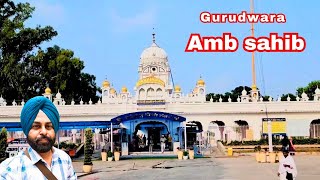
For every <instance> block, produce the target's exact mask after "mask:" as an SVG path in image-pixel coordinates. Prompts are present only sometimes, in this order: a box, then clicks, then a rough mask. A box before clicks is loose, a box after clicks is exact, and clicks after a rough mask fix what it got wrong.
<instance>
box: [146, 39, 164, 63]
mask: <svg viewBox="0 0 320 180" xmlns="http://www.w3.org/2000/svg"><path fill="white" fill-rule="evenodd" d="M167 57H168V56H167V53H166V52H165V51H164V50H163V49H162V48H160V47H159V46H158V45H157V44H156V43H155V42H153V43H152V45H151V46H150V47H148V48H146V49H145V50H144V51H143V52H142V53H141V56H140V59H141V63H145V62H167Z"/></svg>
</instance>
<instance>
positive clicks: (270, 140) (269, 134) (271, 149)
mask: <svg viewBox="0 0 320 180" xmlns="http://www.w3.org/2000/svg"><path fill="white" fill-rule="evenodd" d="M268 140H269V143H268V144H269V152H273V148H272V125H271V118H268Z"/></svg>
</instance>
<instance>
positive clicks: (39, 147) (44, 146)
mask: <svg viewBox="0 0 320 180" xmlns="http://www.w3.org/2000/svg"><path fill="white" fill-rule="evenodd" d="M42 139H46V140H47V142H45V143H43V142H40V141H41V140H42ZM55 141H56V140H55V138H53V139H50V138H49V137H47V136H43V135H42V136H41V137H40V138H36V139H35V140H32V139H30V137H28V138H27V142H28V144H29V145H30V146H31V148H32V149H34V150H35V151H36V152H37V153H45V152H48V151H50V150H51V149H52V146H53V145H54V142H55Z"/></svg>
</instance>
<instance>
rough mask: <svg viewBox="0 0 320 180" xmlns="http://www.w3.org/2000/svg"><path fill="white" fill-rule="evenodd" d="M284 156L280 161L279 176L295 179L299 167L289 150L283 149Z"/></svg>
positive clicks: (283, 178)
mask: <svg viewBox="0 0 320 180" xmlns="http://www.w3.org/2000/svg"><path fill="white" fill-rule="evenodd" d="M282 153H283V158H282V159H281V160H280V162H279V168H278V176H279V177H280V180H295V179H296V177H297V174H298V172H297V167H296V164H295V162H294V159H293V157H292V156H290V155H289V150H283V151H282Z"/></svg>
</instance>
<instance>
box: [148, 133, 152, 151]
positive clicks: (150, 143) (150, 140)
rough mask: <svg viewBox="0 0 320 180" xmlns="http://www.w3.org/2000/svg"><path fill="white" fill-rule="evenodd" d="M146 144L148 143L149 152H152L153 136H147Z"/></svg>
mask: <svg viewBox="0 0 320 180" xmlns="http://www.w3.org/2000/svg"><path fill="white" fill-rule="evenodd" d="M148 145H149V152H150V153H152V149H153V137H152V136H150V137H149V142H148Z"/></svg>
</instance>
